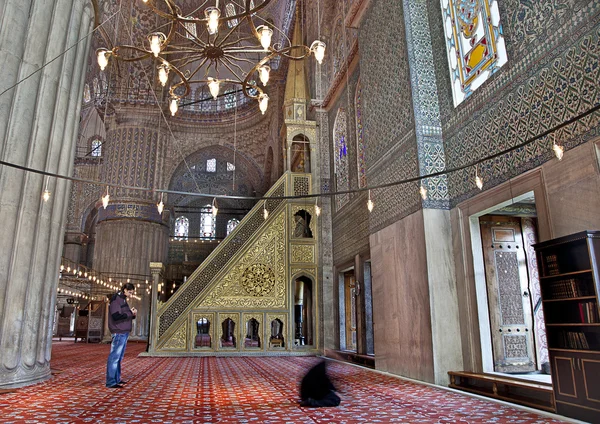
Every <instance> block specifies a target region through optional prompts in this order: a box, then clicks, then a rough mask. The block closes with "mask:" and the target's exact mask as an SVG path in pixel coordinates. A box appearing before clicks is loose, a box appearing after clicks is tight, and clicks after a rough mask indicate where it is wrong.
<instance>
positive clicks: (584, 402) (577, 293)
mask: <svg viewBox="0 0 600 424" xmlns="http://www.w3.org/2000/svg"><path fill="white" fill-rule="evenodd" d="M534 247H535V250H536V253H537V258H538V266H539V268H540V269H539V271H540V285H541V289H542V302H543V305H544V319H545V322H546V331H547V337H548V350H549V353H550V366H551V369H552V384H553V388H554V397H555V400H556V410H557V412H558V413H559V414H562V415H566V416H570V417H573V418H577V419H581V420H585V421H589V422H594V423H596V422H597V423H600V379H599V378H598V376H600V318H599V309H598V293H599V292H600V270H599V269H598V267H599V264H600V231H583V232H580V233H576V234H572V235H570V236H566V237H560V238H557V239H554V240H549V241H546V242H543V243H538V244H536V245H535V246H534Z"/></svg>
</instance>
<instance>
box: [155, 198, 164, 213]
mask: <svg viewBox="0 0 600 424" xmlns="http://www.w3.org/2000/svg"><path fill="white" fill-rule="evenodd" d="M163 194H164V193H160V202H158V204H157V205H156V207H157V208H158V213H159V215H162V213H163V210H164V209H165V204H164V203H163Z"/></svg>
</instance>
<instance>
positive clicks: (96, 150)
mask: <svg viewBox="0 0 600 424" xmlns="http://www.w3.org/2000/svg"><path fill="white" fill-rule="evenodd" d="M90 155H91V156H93V157H95V158H99V157H100V156H102V142H101V141H100V140H97V139H96V140H92V150H91V152H90Z"/></svg>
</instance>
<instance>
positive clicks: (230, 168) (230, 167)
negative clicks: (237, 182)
mask: <svg viewBox="0 0 600 424" xmlns="http://www.w3.org/2000/svg"><path fill="white" fill-rule="evenodd" d="M227 171H228V172H232V171H235V165H234V164H233V163H231V162H227Z"/></svg>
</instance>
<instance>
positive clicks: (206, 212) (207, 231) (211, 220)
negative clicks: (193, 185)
mask: <svg viewBox="0 0 600 424" xmlns="http://www.w3.org/2000/svg"><path fill="white" fill-rule="evenodd" d="M216 228H217V218H216V217H215V216H214V215H213V214H212V205H204V207H203V208H202V213H201V214H200V237H202V238H208V239H212V238H215V233H216Z"/></svg>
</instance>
